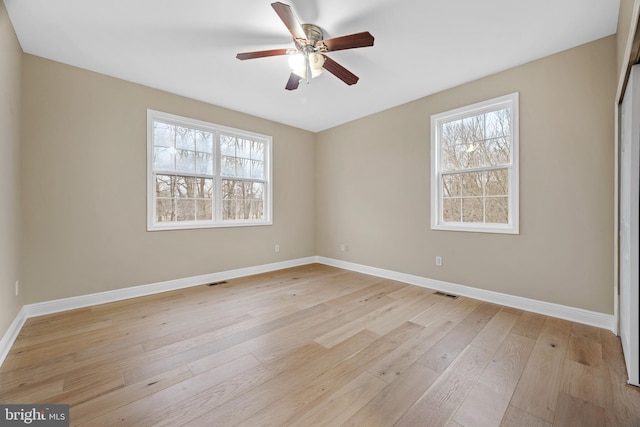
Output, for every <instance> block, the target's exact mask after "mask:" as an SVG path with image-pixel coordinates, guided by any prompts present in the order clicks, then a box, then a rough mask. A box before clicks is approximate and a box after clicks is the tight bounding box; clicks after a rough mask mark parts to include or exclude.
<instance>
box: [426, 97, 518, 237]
mask: <svg viewBox="0 0 640 427" xmlns="http://www.w3.org/2000/svg"><path fill="white" fill-rule="evenodd" d="M518 104H519V93H518V92H515V93H512V94H509V95H504V96H500V97H498V98H493V99H490V100H487V101H483V102H478V103H476V104H472V105H468V106H465V107H460V108H456V109H454V110H450V111H445V112H442V113H439V114H434V115H432V116H431V229H432V230H447V231H470V232H480V233H503V234H519V233H520V227H519V168H518V164H519V157H518V156H519V154H518V152H519V136H518V135H519V125H518V122H519V106H518ZM505 107H510V108H511V158H510V164H509V165H508V167H507V170H508V173H509V190H508V191H509V202H508V209H509V219H508V223H506V224H493V223H465V222H444V221H443V218H442V211H443V209H442V200H443V197H442V176H443V171H442V170H441V168H442V166H441V158H440V156H441V153H440V151H441V144H440V138H441V135H440V132H441V129H442V124H443V123H447V122H450V121H454V120H459V119H463V118H467V117H473V116H476V115H479V114H483V113H487V112H491V111H496V110H501V109H503V108H505ZM491 169H493V168H492V167H481V168H473V169H460V170H459V171H464V172H480V171H484V170H491ZM449 173H450V171H449Z"/></svg>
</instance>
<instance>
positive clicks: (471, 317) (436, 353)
mask: <svg viewBox="0 0 640 427" xmlns="http://www.w3.org/2000/svg"><path fill="white" fill-rule="evenodd" d="M459 307H460V305H458V306H456V307H455V308H454V309H453V310H454V311H455V310H457V308H459ZM472 307H476V308H475V309H474V310H473V311H472V312H471V313H469V314H467V315H466V316H465V317H463V319H464V320H462V321H461V322H460V323H459V324H458V325H457V326H456V327H455V328H453V329H452V330H451V332H449V333H448V334H447V335H446V336H444V337H443V338H442V339H441V340H440V341H438V342H437V343H436V344H435V345H434V346H433V347H431V348H430V349H429V351H427V352H426V353H425V354H424V355H422V356H421V357H420V359H419V360H418V363H420V364H422V365H424V366H425V367H427V368H430V369H432V370H434V371H436V372H440V373H442V372H444V371H445V370H446V369H447V368H448V367H449V365H450V364H451V363H452V362H453V361H454V360H455V359H456V358H457V357H458V355H459V354H460V353H461V352H462V351H464V349H465V348H466V347H467V345H468V344H469V343H470V342H471V340H473V339H474V338H475V337H476V335H478V333H480V331H481V330H482V329H483V328H484V327H485V326H486V324H487V323H489V321H490V320H491V319H492V318H493V316H495V315H496V313H497V312H498V311H499V310H500V307H498V306H496V305H493V304H487V303H482V304H476V305H472ZM465 312H466V311H465ZM446 318H447V319H459V318H460V317H458V315H457V314H454V316H452V317H449V316H447V317H446Z"/></svg>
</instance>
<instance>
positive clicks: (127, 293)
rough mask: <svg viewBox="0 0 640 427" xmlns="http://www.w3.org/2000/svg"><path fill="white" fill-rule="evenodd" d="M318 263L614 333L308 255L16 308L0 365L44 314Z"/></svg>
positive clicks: (589, 318)
mask: <svg viewBox="0 0 640 427" xmlns="http://www.w3.org/2000/svg"><path fill="white" fill-rule="evenodd" d="M315 262H317V263H320V264H325V265H330V266H333V267H338V268H342V269H345V270H350V271H355V272H359V273H364V274H369V275H371V276H377V277H382V278H386V279H392V280H397V281H399V282H404V283H409V284H411V285H417V286H421V287H424V288H429V289H433V290H436V291H442V292H446V293H449V294H455V295H461V296H465V297H469V298H475V299H478V300H482V301H487V302H491V303H494V304H500V305H504V306H508V307H513V308H518V309H521V310H526V311H531V312H534V313H539V314H544V315H547V316H551V317H557V318H560V319H565V320H570V321H572V322H577V323H582V324H585V325H591V326H595V327H598V328H603V329H608V330H610V331H613V332H614V333H615V327H614V326H615V321H614V316H613V315H610V314H603V313H596V312H593V311H588V310H583V309H580V308H574V307H567V306H563V305H559V304H553V303H549V302H543V301H537V300H532V299H528V298H522V297H517V296H512V295H507V294H501V293H498V292H492V291H487V290H483V289H477V288H472V287H469V286H463V285H457V284H454V283H448V282H443V281H440V280H433V279H428V278H426V277H421V276H414V275H411V274H405V273H399V272H397V271H392V270H384V269H381V268H376V267H369V266H366V265H362V264H355V263H351V262H347V261H340V260H337V259H332V258H325V257H320V256H312V257H307V258H299V259H295V260H289V261H282V262H276V263H272V264H264V265H259V266H255V267H246V268H239V269H236V270H228V271H222V272H219V273H211V274H204V275H201V276H193V277H187V278H184V279H176V280H168V281H166V282H158V283H152V284H148V285H141V286H133V287H130V288H124V289H116V290H113V291H106V292H99V293H95V294H89V295H82V296H77V297H71V298H62V299H57V300H52V301H45V302H39V303H35V304H27V305H25V306H24V307H22V308H21V309H20V311H19V312H18V315H17V316H16V318H15V319H14V321H13V322H12V323H11V326H9V329H8V330H7V332H6V333H5V334H4V336H3V337H2V339H0V366H2V364H3V362H4V360H5V358H6V357H7V355H8V354H9V350H10V349H11V346H12V345H13V343H14V341H15V340H16V338H17V337H18V334H19V333H20V329H22V326H23V325H24V323H25V322H26V320H27V319H29V318H31V317H36V316H43V315H45V314H52V313H59V312H62V311H67V310H73V309H76V308H83V307H89V306H93V305H99V304H106V303H109V302H115V301H121V300H125V299H130V298H136V297H141V296H146V295H153V294H158V293H161V292H167V291H173V290H177V289H183V288H188V287H191V286H199V285H203V284H206V283H213V282H219V281H222V280H231V279H235V278H238V277H244V276H251V275H253V274H260V273H268V272H270V271H276V270H282V269H284V268H291V267H297V266H301V265H306V264H312V263H315Z"/></svg>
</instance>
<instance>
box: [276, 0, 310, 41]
mask: <svg viewBox="0 0 640 427" xmlns="http://www.w3.org/2000/svg"><path fill="white" fill-rule="evenodd" d="M271 7H273V9H274V10H275V11H276V13H277V14H278V16H279V17H280V19H281V20H282V22H283V23H284V25H285V26H286V27H287V29H288V30H289V32H290V33H291V35H292V36H293V39H294V40H306V39H307V35H306V34H305V33H304V31H303V30H302V25H300V22H298V19H297V18H296V15H294V13H293V9H291V6H289V5H287V4H284V3H280V2H279V1H278V2H275V3H271Z"/></svg>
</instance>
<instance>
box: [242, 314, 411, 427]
mask: <svg viewBox="0 0 640 427" xmlns="http://www.w3.org/2000/svg"><path fill="white" fill-rule="evenodd" d="M421 330H422V327H421V326H419V325H415V324H413V323H410V322H406V323H405V324H403V325H401V326H399V327H397V328H396V329H394V330H393V331H391V332H389V333H388V334H386V335H384V336H381V337H380V338H378V339H377V340H375V341H374V342H372V343H371V344H369V345H368V346H366V347H365V348H363V349H362V350H361V351H359V352H357V353H356V354H353V355H351V356H350V357H347V358H345V359H344V360H342V361H340V362H339V363H337V364H336V365H335V366H332V367H331V368H329V369H327V370H326V371H324V372H322V374H321V375H319V376H316V377H313V378H309V379H308V380H307V381H305V382H303V383H300V389H299V390H292V387H289V389H288V390H289V391H290V392H292V393H291V394H293V396H290V395H289V394H290V393H287V396H286V397H285V398H279V399H278V400H276V401H273V403H271V404H270V405H268V406H265V407H264V408H262V409H261V410H259V411H258V412H256V413H255V414H254V415H252V416H251V417H249V418H247V419H246V420H243V421H242V423H241V425H246V426H252V425H260V424H263V423H264V422H265V420H268V422H269V423H273V424H274V425H288V424H290V423H291V422H292V421H293V420H295V419H297V418H299V417H301V416H302V415H303V414H304V413H306V412H307V411H309V410H311V409H312V408H313V407H314V406H316V405H317V404H319V403H320V402H321V400H322V399H323V398H326V396H327V395H328V394H330V393H331V392H333V391H337V390H339V389H341V388H342V387H344V386H345V385H346V384H348V383H349V382H350V381H352V380H353V379H355V378H356V377H357V376H358V375H360V374H361V373H363V372H365V371H366V370H367V368H369V366H371V364H373V363H375V362H376V361H377V360H379V359H380V358H381V357H384V355H385V354H388V353H389V352H390V351H391V350H392V349H394V348H396V347H397V346H398V345H400V344H401V343H403V342H405V341H406V340H408V339H410V338H411V337H413V336H415V334H417V333H418V332H419V331H421ZM270 397H273V396H270Z"/></svg>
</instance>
